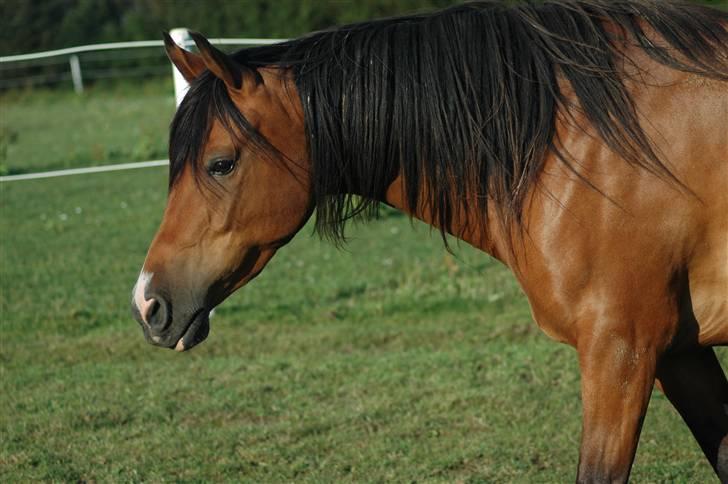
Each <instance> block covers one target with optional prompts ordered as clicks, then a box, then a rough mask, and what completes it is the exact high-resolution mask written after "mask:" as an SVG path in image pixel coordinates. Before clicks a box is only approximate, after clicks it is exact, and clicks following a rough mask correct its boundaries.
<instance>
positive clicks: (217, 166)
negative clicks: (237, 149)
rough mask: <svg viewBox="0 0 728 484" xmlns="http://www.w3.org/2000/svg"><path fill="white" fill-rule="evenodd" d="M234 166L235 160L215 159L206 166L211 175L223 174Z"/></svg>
mask: <svg viewBox="0 0 728 484" xmlns="http://www.w3.org/2000/svg"><path fill="white" fill-rule="evenodd" d="M233 168H235V160H216V161H213V162H212V163H211V164H210V166H209V167H208V168H207V172H208V173H209V174H210V175H212V176H225V175H227V174H228V173H230V172H231V171H233Z"/></svg>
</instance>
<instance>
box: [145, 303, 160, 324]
mask: <svg viewBox="0 0 728 484" xmlns="http://www.w3.org/2000/svg"><path fill="white" fill-rule="evenodd" d="M158 310H159V301H157V300H156V299H152V303H151V304H150V305H149V309H147V321H151V320H152V319H153V318H154V315H155V314H156V313H157V311H158Z"/></svg>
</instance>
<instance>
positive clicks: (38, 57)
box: [0, 38, 285, 93]
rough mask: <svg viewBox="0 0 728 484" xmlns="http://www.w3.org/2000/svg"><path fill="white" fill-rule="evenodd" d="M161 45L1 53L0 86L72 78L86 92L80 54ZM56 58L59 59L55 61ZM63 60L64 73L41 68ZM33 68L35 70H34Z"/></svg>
mask: <svg viewBox="0 0 728 484" xmlns="http://www.w3.org/2000/svg"><path fill="white" fill-rule="evenodd" d="M209 40H210V42H211V43H213V44H216V45H231V46H235V45H239V46H246V45H270V44H275V43H277V42H281V41H283V40H285V39H258V38H239V39H235V38H217V39H209ZM182 45H183V47H190V46H192V45H194V43H193V42H191V41H190V40H188V39H185V40H184V42H183V43H182ZM160 47H164V41H162V40H137V41H131V42H111V43H103V44H90V45H79V46H76V47H67V48H65V49H56V50H49V51H45V52H33V53H29V54H17V55H6V56H0V88H11V87H19V86H23V85H36V84H44V83H53V82H54V81H55V82H61V81H67V80H68V79H70V80H71V81H72V82H73V88H74V89H75V91H76V92H78V93H81V92H83V88H84V73H83V69H82V64H83V60H84V59H83V58H82V57H81V55H82V54H88V53H92V52H108V51H114V50H117V51H120V50H124V49H150V48H160ZM95 57H96V58H94V59H89V60H90V61H93V62H98V61H99V60H100V59H99V55H98V54H97V55H96V56H95ZM132 57H133V56H132ZM147 57H149V56H147ZM54 58H56V59H58V60H57V61H53V59H54ZM63 63H67V64H66V65H67V67H66V69H65V72H61V73H59V72H57V69H56V70H55V72H54V73H51V74H48V68H46V69H45V71H43V70H42V69H40V68H41V67H43V66H49V65H52V64H63ZM15 66H17V67H15ZM157 67H158V66H157ZM34 68H35V70H33V69H34ZM13 69H16V70H18V69H25V70H26V72H25V75H22V76H15V77H11V76H9V75H8V74H7V72H8V71H10V70H13ZM39 70H40V72H39ZM106 71H107V72H111V70H110V69H106ZM137 71H139V69H137ZM144 72H145V73H148V74H157V73H159V72H160V69H158V68H152V67H149V68H147V69H146V70H144ZM120 74H121V73H120ZM101 77H108V76H101ZM87 78H92V79H95V78H99V76H87Z"/></svg>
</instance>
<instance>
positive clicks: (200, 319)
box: [174, 310, 210, 351]
mask: <svg viewBox="0 0 728 484" xmlns="http://www.w3.org/2000/svg"><path fill="white" fill-rule="evenodd" d="M208 334H210V312H209V311H207V310H203V311H200V312H198V313H197V314H196V315H195V317H194V318H193V319H192V322H191V323H190V325H189V326H188V327H187V329H186V330H185V332H184V333H183V334H182V337H181V338H180V339H179V340H178V341H177V345H176V346H175V347H174V349H175V351H187V350H189V349H191V348H193V347H195V346H197V345H198V344H200V343H202V342H203V341H205V338H207V335H208Z"/></svg>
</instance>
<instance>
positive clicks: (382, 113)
mask: <svg viewBox="0 0 728 484" xmlns="http://www.w3.org/2000/svg"><path fill="white" fill-rule="evenodd" d="M727 23H728V14H727V13H724V12H720V11H717V10H713V9H709V8H705V7H700V6H696V5H690V4H682V3H674V2H670V1H647V0H618V1H608V0H553V1H543V2H526V3H520V4H517V5H512V2H494V1H487V2H477V3H468V4H464V5H460V6H456V7H453V8H449V9H446V10H443V11H440V12H436V13H432V14H427V15H415V16H405V17H397V18H391V19H384V20H377V21H372V22H364V23H358V24H353V25H348V26H344V27H339V28H334V29H331V30H326V31H322V32H316V33H313V34H310V35H307V36H305V37H302V38H299V39H295V40H291V41H288V42H284V43H281V44H276V45H273V46H264V47H256V48H250V49H244V50H241V51H239V52H237V53H236V54H234V58H235V59H236V60H237V61H238V62H240V63H241V64H245V65H247V66H250V67H260V66H277V67H280V68H283V69H288V70H290V71H291V72H292V74H293V78H294V79H295V84H296V87H297V90H298V93H299V95H300V100H301V103H302V105H303V112H304V116H305V125H306V134H307V140H308V150H309V155H310V158H311V161H312V166H313V190H314V199H315V204H316V213H317V219H316V228H317V230H318V232H319V233H320V234H322V235H325V236H329V237H331V238H332V239H334V240H343V236H344V226H345V223H346V221H347V220H348V219H350V218H352V217H354V216H356V215H360V214H361V215H365V216H366V215H372V214H375V213H376V211H377V207H378V203H377V200H381V199H382V198H383V196H384V193H385V190H386V189H387V187H388V186H389V185H390V184H391V183H392V181H393V180H394V178H395V177H396V176H397V175H398V174H402V175H403V177H404V181H405V188H406V197H407V201H408V204H409V206H410V207H420V206H423V205H424V206H426V207H428V208H429V210H431V212H432V214H433V216H434V219H435V222H436V223H437V225H439V227H440V228H441V229H442V230H443V233H444V231H447V230H448V229H450V228H451V227H450V226H451V223H452V217H453V214H454V213H455V212H456V211H457V210H459V209H466V210H471V209H473V208H477V209H479V210H482V213H483V216H485V213H486V209H487V203H488V200H489V199H490V200H493V201H495V202H496V204H497V207H498V209H499V210H500V211H501V214H502V216H503V217H504V219H506V220H512V221H515V222H519V221H520V217H521V213H522V208H523V203H524V197H525V195H526V193H527V192H528V190H529V189H530V188H531V187H532V186H533V184H534V183H536V181H537V179H538V175H539V172H540V169H541V166H542V164H543V160H544V159H545V157H546V155H547V154H549V153H550V152H553V153H557V154H558V155H559V157H560V159H561V160H562V161H563V162H564V163H567V164H569V161H568V157H567V156H565V155H564V154H563V153H559V152H558V148H557V147H558V140H556V139H555V125H556V119H557V115H558V114H559V113H568V112H573V111H571V110H578V111H579V112H580V113H582V114H583V115H584V117H585V118H586V119H587V120H588V121H589V122H590V123H591V125H592V127H593V129H594V130H595V131H596V133H598V135H599V136H600V137H601V138H602V139H603V140H604V142H605V143H606V144H607V145H608V146H609V147H610V148H611V149H612V150H613V151H615V152H616V153H618V154H619V155H620V156H621V157H622V158H624V159H625V160H626V161H627V162H629V163H633V164H635V165H638V166H640V167H642V168H645V169H647V170H649V171H652V172H654V173H656V174H658V175H665V176H669V171H668V170H667V168H666V166H665V164H664V163H663V161H662V160H660V158H659V157H658V155H657V154H655V152H654V151H653V149H652V146H651V143H650V140H649V139H648V138H647V137H646V135H645V133H644V131H643V130H642V128H641V127H640V125H639V123H638V120H637V115H636V110H635V106H634V105H633V102H632V99H631V98H630V95H629V93H628V91H627V89H626V88H625V85H624V75H625V72H624V69H623V68H622V67H621V66H623V65H624V64H625V62H626V63H629V62H630V61H631V60H630V59H626V58H625V56H626V54H625V51H624V49H622V48H620V45H624V42H628V43H631V44H636V45H638V46H640V47H641V48H642V49H644V50H645V51H646V52H647V53H648V54H649V56H650V57H652V58H653V59H655V60H657V61H658V62H660V63H662V64H665V65H668V66H671V67H673V68H676V69H680V70H683V71H689V72H694V73H696V74H699V75H703V76H708V77H711V78H715V79H720V80H724V81H725V80H728V30H727V28H726V25H727ZM607 26H609V28H608V27H607ZM656 39H659V40H657V41H656ZM635 67H637V66H635ZM560 79H563V80H565V81H568V83H569V84H570V85H571V87H572V89H573V91H574V95H575V98H576V101H577V103H576V104H575V105H571V104H569V101H568V100H567V99H566V97H565V95H564V94H563V93H562V92H561V90H560V88H559V80H560ZM213 118H217V119H221V120H223V121H224V122H225V124H226V126H228V127H229V128H230V129H231V130H232V129H234V128H236V129H237V130H238V131H241V132H242V133H243V134H244V135H245V136H248V137H249V138H250V139H253V140H254V141H255V146H258V147H261V148H262V149H264V150H267V151H270V150H272V147H270V146H269V145H267V143H266V142H265V140H263V139H261V137H260V135H259V134H258V133H255V132H254V131H253V129H252V128H251V126H250V124H249V123H247V121H246V120H245V117H244V116H243V115H242V114H241V113H239V112H238V111H237V110H236V109H235V107H234V104H232V101H231V100H230V98H229V97H228V96H227V93H226V92H225V89H224V88H222V87H221V81H219V80H217V79H215V78H214V77H213V76H211V75H209V74H206V75H203V76H202V77H201V78H200V79H198V80H197V81H196V82H195V83H194V84H193V86H192V88H191V90H190V92H189V93H188V95H187V97H186V99H185V100H184V101H183V103H182V105H181V106H180V109H179V110H178V113H177V115H176V117H175V120H174V121H173V123H172V128H171V136H170V160H171V175H172V176H171V177H170V180H171V183H173V181H174V179H175V178H176V175H177V174H178V173H179V172H180V171H181V167H182V166H183V165H184V163H190V162H194V161H195V160H196V156H197V155H199V150H200V147H201V146H202V144H204V142H205V139H206V136H207V134H206V133H207V132H208V131H209V124H210V120H211V119H213ZM473 204H476V205H477V207H473V206H472V205H473Z"/></svg>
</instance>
